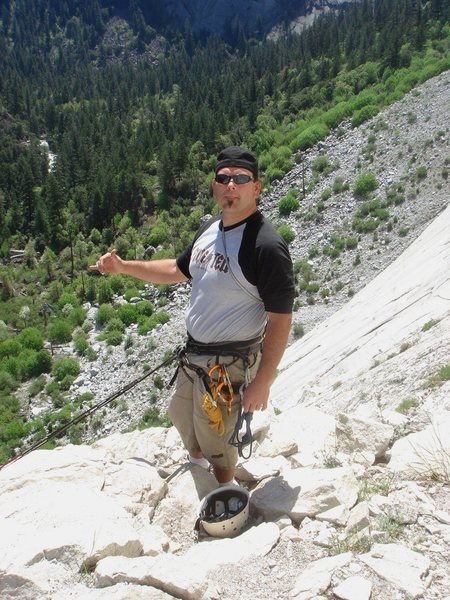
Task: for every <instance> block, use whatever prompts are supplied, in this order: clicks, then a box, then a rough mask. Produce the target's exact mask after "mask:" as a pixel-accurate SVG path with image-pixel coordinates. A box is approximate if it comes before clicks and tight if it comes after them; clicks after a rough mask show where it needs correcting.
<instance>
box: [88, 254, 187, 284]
mask: <svg viewBox="0 0 450 600" xmlns="http://www.w3.org/2000/svg"><path fill="white" fill-rule="evenodd" d="M90 269H96V270H98V271H100V273H113V274H122V275H130V276H131V277H136V278H137V279H142V280H143V281H149V282H150V283H156V284H164V283H165V284H170V283H180V282H181V281H187V277H186V276H185V275H184V274H183V273H182V272H181V271H180V269H179V268H178V265H177V261H176V259H175V258H163V259H160V260H123V259H122V258H120V256H118V255H117V254H116V251H115V250H111V252H107V253H106V254H104V255H103V256H102V257H101V258H100V259H99V260H98V261H97V263H96V264H95V265H91V266H90Z"/></svg>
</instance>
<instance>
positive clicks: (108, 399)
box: [0, 350, 179, 471]
mask: <svg viewBox="0 0 450 600" xmlns="http://www.w3.org/2000/svg"><path fill="white" fill-rule="evenodd" d="M178 354H179V350H177V351H176V352H175V353H174V355H173V356H171V357H170V358H168V359H167V360H165V361H164V362H162V363H161V364H159V365H158V366H157V367H155V368H154V369H153V370H152V371H149V372H148V373H145V374H144V375H142V376H141V377H138V378H137V379H134V380H133V381H130V383H127V385H125V386H124V387H123V388H122V389H120V390H118V391H117V392H114V394H111V395H110V396H107V397H106V398H105V399H104V400H102V401H101V402H98V403H97V404H95V405H94V406H91V407H90V408H88V409H87V410H85V411H83V412H82V413H80V414H79V415H78V416H76V417H74V418H73V419H71V420H70V421H69V422H68V423H66V424H65V425H62V426H61V427H59V428H58V429H56V430H55V431H52V432H51V433H49V434H47V435H46V436H45V437H44V438H42V440H39V442H36V443H35V444H33V445H32V446H30V447H29V448H27V449H26V450H24V451H23V452H19V453H18V454H16V456H13V457H12V458H10V459H9V460H7V461H6V462H5V463H2V464H0V471H1V470H2V469H3V467H6V466H7V465H10V464H12V463H14V462H16V461H17V460H19V459H21V458H23V457H24V456H26V455H27V454H30V452H33V451H34V450H37V449H38V448H40V447H41V446H43V445H44V444H46V443H47V442H49V441H50V440H51V439H52V438H55V437H57V436H59V435H61V434H62V433H64V432H65V431H67V430H68V429H69V428H70V427H72V425H77V424H78V423H80V422H81V421H83V420H84V419H85V418H87V417H90V416H91V415H93V414H94V413H95V412H96V411H97V410H99V409H100V408H102V407H103V406H106V405H107V404H109V402H112V401H113V400H115V399H116V398H118V397H119V396H122V394H125V392H128V391H129V390H131V389H132V388H134V386H136V385H138V384H139V383H141V381H144V379H146V378H147V377H150V375H153V373H155V372H156V371H158V370H159V369H161V368H162V367H165V366H167V365H169V364H170V363H171V362H173V361H174V360H175V359H177V358H178Z"/></svg>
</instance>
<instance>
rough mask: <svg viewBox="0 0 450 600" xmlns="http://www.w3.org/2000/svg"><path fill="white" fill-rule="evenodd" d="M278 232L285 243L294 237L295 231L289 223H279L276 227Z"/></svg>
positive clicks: (291, 240) (288, 242)
mask: <svg viewBox="0 0 450 600" xmlns="http://www.w3.org/2000/svg"><path fill="white" fill-rule="evenodd" d="M278 233H279V234H280V235H281V237H282V238H283V240H284V241H285V242H286V244H290V243H291V242H293V241H294V239H295V231H294V230H293V229H292V228H291V227H289V225H285V224H283V225H280V226H279V227H278Z"/></svg>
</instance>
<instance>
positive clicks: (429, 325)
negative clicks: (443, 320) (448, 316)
mask: <svg viewBox="0 0 450 600" xmlns="http://www.w3.org/2000/svg"><path fill="white" fill-rule="evenodd" d="M439 321H440V319H430V320H429V321H427V322H426V323H424V325H423V327H422V331H428V330H429V329H431V328H432V327H434V326H435V325H437V324H438V323H439Z"/></svg>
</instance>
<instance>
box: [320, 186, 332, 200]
mask: <svg viewBox="0 0 450 600" xmlns="http://www.w3.org/2000/svg"><path fill="white" fill-rule="evenodd" d="M332 194H333V193H332V191H331V190H330V188H326V189H324V190H323V192H322V193H321V195H320V198H321V200H323V202H326V201H327V200H329V199H330V198H331V196H332Z"/></svg>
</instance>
